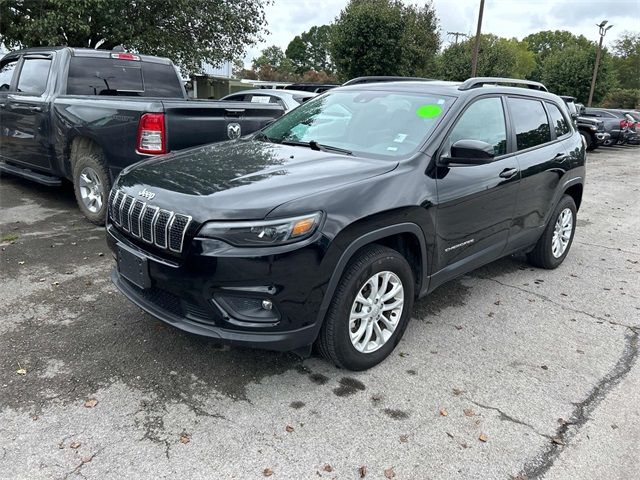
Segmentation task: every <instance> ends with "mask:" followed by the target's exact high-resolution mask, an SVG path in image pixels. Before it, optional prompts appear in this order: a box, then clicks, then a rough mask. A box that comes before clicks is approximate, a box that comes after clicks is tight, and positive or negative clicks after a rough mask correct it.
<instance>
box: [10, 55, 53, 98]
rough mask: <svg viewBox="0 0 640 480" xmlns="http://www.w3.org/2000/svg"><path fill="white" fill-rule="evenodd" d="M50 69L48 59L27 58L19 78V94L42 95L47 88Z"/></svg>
mask: <svg viewBox="0 0 640 480" xmlns="http://www.w3.org/2000/svg"><path fill="white" fill-rule="evenodd" d="M50 68H51V60H50V59H48V58H25V60H24V64H23V65H22V69H21V70H20V77H19V78H18V92H20V93H28V94H31V95H42V94H43V93H44V91H45V89H46V88H47V79H48V78H49V69H50Z"/></svg>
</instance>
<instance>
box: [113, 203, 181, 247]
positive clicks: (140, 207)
mask: <svg viewBox="0 0 640 480" xmlns="http://www.w3.org/2000/svg"><path fill="white" fill-rule="evenodd" d="M108 214H109V218H110V219H111V221H112V222H113V223H114V224H115V225H117V226H118V227H120V228H121V229H122V230H123V231H125V232H127V233H128V234H130V235H131V236H132V237H135V238H140V239H142V240H143V241H145V242H146V243H149V244H153V245H155V246H157V247H158V248H162V249H166V250H171V251H172V252H176V253H181V252H182V248H183V246H184V239H185V236H186V233H187V230H188V228H189V225H190V224H191V220H192V217H190V216H189V215H183V214H181V213H174V212H172V211H170V210H164V209H160V208H159V207H156V206H153V205H149V204H148V203H147V202H143V201H142V200H138V199H137V198H134V197H132V196H131V195H127V194H125V193H124V192H123V191H122V190H112V191H111V193H110V194H109V204H108Z"/></svg>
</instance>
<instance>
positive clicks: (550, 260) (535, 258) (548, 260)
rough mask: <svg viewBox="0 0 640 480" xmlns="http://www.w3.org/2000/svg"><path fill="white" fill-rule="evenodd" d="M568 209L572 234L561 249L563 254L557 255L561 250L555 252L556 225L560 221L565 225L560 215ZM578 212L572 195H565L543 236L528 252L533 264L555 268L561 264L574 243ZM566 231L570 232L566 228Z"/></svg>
mask: <svg viewBox="0 0 640 480" xmlns="http://www.w3.org/2000/svg"><path fill="white" fill-rule="evenodd" d="M566 210H568V211H570V212H571V228H570V230H571V234H570V237H569V239H568V241H567V243H566V245H565V246H564V249H563V250H561V254H560V255H558V256H556V254H557V253H560V251H559V250H558V251H556V254H554V236H555V231H556V226H557V224H558V222H560V224H561V225H564V224H563V221H562V219H561V218H560V216H561V215H562V214H564V213H565V211H566ZM576 214H577V209H576V204H575V202H574V201H573V198H571V196H569V195H564V196H563V197H562V198H561V199H560V202H558V205H557V206H556V208H555V210H554V211H553V214H552V215H551V219H550V220H549V223H548V224H547V226H546V228H545V229H544V232H543V233H542V236H541V237H540V239H539V240H538V242H537V243H536V245H535V247H534V248H533V250H532V251H531V252H529V253H528V254H527V258H528V260H529V263H530V264H531V265H533V266H535V267H539V268H546V269H554V268H557V267H558V266H560V264H561V263H562V262H563V261H564V259H565V258H566V257H567V254H568V253H569V250H570V249H571V244H572V243H573V237H574V234H575V231H576ZM565 232H566V233H568V232H567V231H566V230H565Z"/></svg>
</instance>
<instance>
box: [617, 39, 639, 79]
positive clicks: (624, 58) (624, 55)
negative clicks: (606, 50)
mask: <svg viewBox="0 0 640 480" xmlns="http://www.w3.org/2000/svg"><path fill="white" fill-rule="evenodd" d="M613 54H614V57H613V59H612V62H613V68H614V70H615V72H616V78H617V80H618V84H619V85H620V87H622V88H623V89H640V33H638V32H635V33H629V32H625V33H623V34H622V35H621V36H620V37H619V38H618V39H617V40H616V41H615V42H614V44H613Z"/></svg>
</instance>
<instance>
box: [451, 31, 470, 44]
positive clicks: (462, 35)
mask: <svg viewBox="0 0 640 480" xmlns="http://www.w3.org/2000/svg"><path fill="white" fill-rule="evenodd" d="M447 35H451V36H452V37H456V39H455V43H456V45H457V44H458V37H466V36H467V34H466V33H462V32H447Z"/></svg>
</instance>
